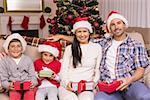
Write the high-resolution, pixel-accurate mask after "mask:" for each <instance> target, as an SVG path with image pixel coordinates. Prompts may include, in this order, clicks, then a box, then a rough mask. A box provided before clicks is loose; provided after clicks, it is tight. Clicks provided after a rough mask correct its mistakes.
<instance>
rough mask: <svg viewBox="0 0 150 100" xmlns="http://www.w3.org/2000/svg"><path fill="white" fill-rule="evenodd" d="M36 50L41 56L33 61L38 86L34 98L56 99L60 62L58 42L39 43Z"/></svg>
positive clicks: (39, 99) (43, 99) (42, 99)
mask: <svg viewBox="0 0 150 100" xmlns="http://www.w3.org/2000/svg"><path fill="white" fill-rule="evenodd" d="M38 51H39V52H40V53H41V58H39V59H37V60H36V61H35V62H34V65H35V70H36V72H37V73H38V77H39V78H38V79H39V87H38V90H37V92H36V100H45V97H46V96H47V97H48V100H58V98H57V94H58V89H57V88H58V87H59V86H60V78H59V76H58V74H59V71H60V67H61V63H60V62H59V59H60V58H61V45H60V43H58V42H49V41H47V42H45V43H44V44H41V45H39V47H38Z"/></svg>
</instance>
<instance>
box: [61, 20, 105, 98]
mask: <svg viewBox="0 0 150 100" xmlns="http://www.w3.org/2000/svg"><path fill="white" fill-rule="evenodd" d="M92 32H93V30H92V26H91V24H90V23H89V22H88V21H87V19H86V18H77V19H76V22H75V24H74V25H73V33H74V41H73V43H72V44H71V45H69V46H67V47H66V48H65V52H64V55H63V59H62V67H61V72H60V76H61V86H60V88H59V98H60V100H94V93H93V92H92V91H86V90H85V91H82V92H80V93H77V92H74V91H72V90H73V87H72V86H71V84H72V83H74V82H77V83H78V82H80V81H81V80H84V81H87V82H88V81H89V82H90V81H92V82H94V83H95V84H96V83H97V82H98V80H99V77H100V71H99V66H100V61H101V56H102V50H101V47H100V46H99V45H98V44H95V43H92V42H89V39H90V34H91V33H92Z"/></svg>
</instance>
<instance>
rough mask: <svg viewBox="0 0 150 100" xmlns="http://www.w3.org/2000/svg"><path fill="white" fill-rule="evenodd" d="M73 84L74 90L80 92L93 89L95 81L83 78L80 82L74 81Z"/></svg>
mask: <svg viewBox="0 0 150 100" xmlns="http://www.w3.org/2000/svg"><path fill="white" fill-rule="evenodd" d="M71 86H72V91H74V92H78V93H80V92H83V91H85V90H93V89H94V82H93V81H90V82H87V81H85V80H81V81H80V82H72V83H71Z"/></svg>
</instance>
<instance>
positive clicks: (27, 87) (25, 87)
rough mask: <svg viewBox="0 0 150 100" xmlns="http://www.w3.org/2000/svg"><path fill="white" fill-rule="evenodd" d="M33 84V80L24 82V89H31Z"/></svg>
mask: <svg viewBox="0 0 150 100" xmlns="http://www.w3.org/2000/svg"><path fill="white" fill-rule="evenodd" d="M30 86H31V82H28V81H27V82H24V83H23V90H29V89H30Z"/></svg>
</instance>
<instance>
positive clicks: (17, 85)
mask: <svg viewBox="0 0 150 100" xmlns="http://www.w3.org/2000/svg"><path fill="white" fill-rule="evenodd" d="M30 86H31V82H29V81H26V82H24V83H20V82H18V81H17V82H14V89H15V90H29V89H30Z"/></svg>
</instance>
